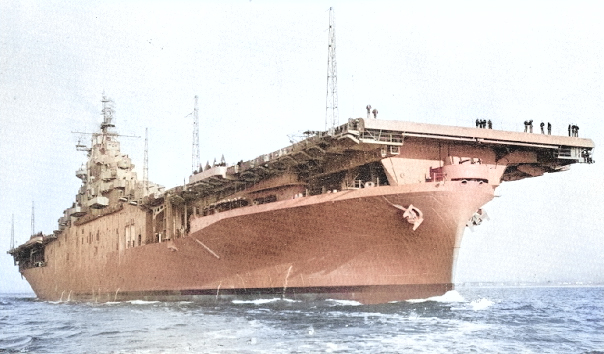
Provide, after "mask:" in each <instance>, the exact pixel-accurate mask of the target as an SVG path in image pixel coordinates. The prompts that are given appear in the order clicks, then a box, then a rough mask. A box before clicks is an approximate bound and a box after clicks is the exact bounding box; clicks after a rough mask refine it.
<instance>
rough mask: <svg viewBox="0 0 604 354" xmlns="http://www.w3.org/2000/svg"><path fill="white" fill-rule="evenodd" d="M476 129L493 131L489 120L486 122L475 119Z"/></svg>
mask: <svg viewBox="0 0 604 354" xmlns="http://www.w3.org/2000/svg"><path fill="white" fill-rule="evenodd" d="M476 128H483V129H486V128H489V129H493V122H491V120H490V119H489V120H486V119H476Z"/></svg>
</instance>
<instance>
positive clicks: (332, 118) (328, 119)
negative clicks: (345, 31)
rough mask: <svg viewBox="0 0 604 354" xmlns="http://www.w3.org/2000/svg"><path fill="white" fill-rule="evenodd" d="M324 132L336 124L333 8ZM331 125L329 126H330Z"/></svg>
mask: <svg viewBox="0 0 604 354" xmlns="http://www.w3.org/2000/svg"><path fill="white" fill-rule="evenodd" d="M325 110H326V112H325V130H327V129H328V128H330V127H331V128H334V127H335V126H337V125H338V124H339V123H338V68H337V64H336V28H335V16H334V11H333V7H330V8H329V36H328V47H327V98H326V104H325ZM330 125H331V126H330Z"/></svg>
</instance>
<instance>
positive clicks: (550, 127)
mask: <svg viewBox="0 0 604 354" xmlns="http://www.w3.org/2000/svg"><path fill="white" fill-rule="evenodd" d="M547 135H552V123H550V122H547Z"/></svg>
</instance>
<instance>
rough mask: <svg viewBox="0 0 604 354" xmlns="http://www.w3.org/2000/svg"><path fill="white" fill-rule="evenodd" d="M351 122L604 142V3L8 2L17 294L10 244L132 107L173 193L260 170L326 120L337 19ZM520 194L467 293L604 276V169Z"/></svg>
mask: <svg viewBox="0 0 604 354" xmlns="http://www.w3.org/2000/svg"><path fill="white" fill-rule="evenodd" d="M330 6H333V8H334V10H335V22H336V24H335V28H336V62H337V75H338V76H337V80H338V86H337V92H338V102H339V103H338V109H339V117H340V123H344V122H345V121H346V120H347V119H348V118H349V117H355V118H356V117H363V116H364V115H365V109H364V107H365V106H366V105H367V104H371V105H372V106H373V107H375V108H377V109H378V110H379V115H378V118H379V119H388V120H401V121H413V122H425V123H434V124H445V125H458V126H470V127H471V126H473V125H474V121H475V119H477V118H480V119H490V120H492V121H493V125H494V129H503V130H511V131H521V130H522V129H523V128H524V126H523V122H524V121H525V120H528V119H534V120H535V122H537V123H539V122H541V121H544V122H546V123H547V122H551V123H552V125H553V134H559V135H566V134H567V131H566V127H567V126H568V124H569V123H574V124H577V125H579V127H580V135H581V136H582V137H589V138H591V139H593V140H594V142H595V144H596V146H597V147H599V146H601V145H602V143H604V141H603V139H602V131H604V123H603V119H602V117H603V114H602V113H603V112H604V33H603V31H602V30H601V19H602V17H603V15H604V10H603V6H604V5H601V4H600V3H599V2H596V1H590V2H582V1H574V2H572V3H571V2H568V1H564V2H562V1H560V2H558V1H518V2H516V1H489V2H466V1H456V2H444V1H443V2H441V1H425V2H416V1H408V2H406V1H397V2H380V1H371V2H369V1H332V2H325V1H305V2H294V1H292V2H277V1H257V0H252V1H226V2H217V1H208V2H197V1H169V2H168V1H161V0H157V1H150V2H147V1H102V0H101V1H96V2H88V1H48V2H40V1H11V0H7V1H2V2H0V166H2V170H1V171H0V185H1V186H2V192H1V193H0V195H1V202H0V250H3V252H1V253H0V292H8V291H11V292H14V291H31V290H30V288H29V286H28V285H27V283H26V281H25V280H23V279H21V277H20V275H19V272H18V270H17V268H16V267H14V266H13V263H12V258H11V257H10V256H9V255H7V254H6V253H5V252H4V250H8V249H9V247H10V236H11V216H12V215H14V218H15V224H14V228H15V239H16V242H17V243H18V244H20V243H23V242H25V241H26V240H27V239H28V238H29V235H30V234H31V231H32V227H31V224H32V203H33V204H34V206H35V213H34V215H35V221H34V229H35V232H38V231H43V232H45V233H50V232H52V231H53V230H55V229H56V228H57V219H58V218H59V217H60V216H61V215H62V213H63V210H64V209H66V208H68V207H70V206H71V204H72V203H73V201H74V197H75V194H76V193H77V190H78V188H79V186H80V183H79V180H78V179H77V178H76V176H75V171H76V170H77V169H78V168H79V167H80V166H81V164H82V163H84V161H85V155H84V153H82V152H78V151H76V149H75V145H76V143H77V142H78V140H79V139H83V140H82V141H83V142H86V143H89V140H88V139H89V136H87V135H82V134H77V133H73V132H94V131H96V129H97V127H98V124H99V123H100V122H101V115H100V110H101V102H100V100H101V98H102V95H103V92H104V93H105V94H106V95H107V96H109V97H111V98H112V99H114V101H115V107H116V115H115V117H116V118H115V120H114V122H115V123H116V125H117V129H118V131H119V132H120V133H121V134H124V135H132V136H138V137H139V138H126V137H124V138H122V139H121V142H122V152H124V153H127V154H129V156H130V157H131V158H132V159H133V161H134V163H135V164H136V165H137V167H136V168H137V170H138V171H139V173H140V175H141V176H142V165H143V157H144V140H145V139H144V136H145V128H147V129H148V132H149V135H148V145H149V148H148V153H149V163H148V167H149V178H150V179H151V180H152V181H154V182H155V183H159V184H161V185H164V186H166V187H168V188H171V187H174V186H176V185H180V184H182V183H183V181H184V180H185V179H187V178H188V175H189V174H190V172H191V157H192V126H193V122H192V117H191V115H190V113H191V112H192V111H193V105H194V96H195V95H198V96H199V107H200V111H199V112H200V144H199V145H200V149H201V159H202V163H204V164H205V161H210V163H211V162H212V161H213V160H214V159H217V160H220V158H221V156H222V155H224V156H225V159H226V161H227V162H229V163H235V162H237V161H239V160H247V159H251V158H255V157H256V156H259V155H261V154H264V153H267V152H272V151H275V150H278V149H280V148H282V147H285V146H287V145H289V143H290V139H296V138H297V137H298V136H300V134H301V132H303V131H305V130H309V129H310V130H321V129H323V127H324V124H325V123H324V120H325V110H326V109H325V108H326V102H325V101H326V92H327V80H326V79H327V74H326V73H327V41H328V23H329V7H330ZM598 151H599V148H596V150H595V155H594V158H595V160H596V164H593V165H574V166H572V168H571V170H570V171H568V172H563V173H557V174H552V175H545V176H542V177H538V178H533V179H526V180H522V181H515V182H506V183H503V184H502V185H501V186H500V187H499V188H498V189H497V190H496V195H497V197H496V198H495V199H494V200H493V201H492V202H490V203H489V204H487V205H486V207H485V209H486V210H487V212H488V213H489V216H490V220H488V221H486V222H485V223H483V224H482V225H481V226H479V227H477V228H475V229H474V231H470V230H466V233H465V235H464V239H463V242H462V248H461V251H460V254H459V259H458V263H457V269H456V273H455V281H456V282H548V281H550V282H571V283H575V282H583V283H590V282H592V283H594V282H600V283H601V282H604V257H602V255H604V237H603V231H602V230H604V218H602V217H601V212H600V209H601V208H602V206H604V193H603V192H604V188H603V187H602V177H601V176H603V175H604V162H601V161H599V160H600V159H599V154H598Z"/></svg>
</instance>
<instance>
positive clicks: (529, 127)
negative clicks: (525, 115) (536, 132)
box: [524, 119, 552, 135]
mask: <svg viewBox="0 0 604 354" xmlns="http://www.w3.org/2000/svg"><path fill="white" fill-rule="evenodd" d="M539 127H540V128H541V134H545V123H543V122H541V124H539ZM524 132H525V133H532V132H533V120H532V119H531V120H525V121H524ZM547 135H552V123H550V122H547Z"/></svg>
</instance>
